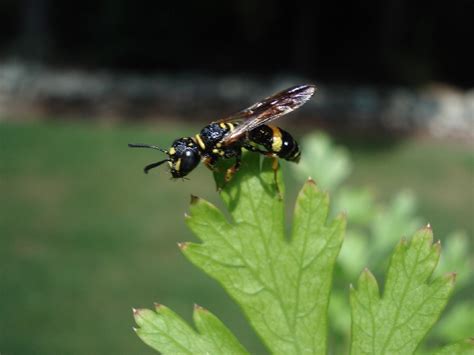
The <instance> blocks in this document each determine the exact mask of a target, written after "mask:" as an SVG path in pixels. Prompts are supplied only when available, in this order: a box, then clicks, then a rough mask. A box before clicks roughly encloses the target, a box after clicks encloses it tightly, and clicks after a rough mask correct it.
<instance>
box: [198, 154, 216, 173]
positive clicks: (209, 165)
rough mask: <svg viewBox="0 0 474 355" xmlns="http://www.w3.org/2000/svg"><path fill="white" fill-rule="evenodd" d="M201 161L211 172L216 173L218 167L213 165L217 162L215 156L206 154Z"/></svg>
mask: <svg viewBox="0 0 474 355" xmlns="http://www.w3.org/2000/svg"><path fill="white" fill-rule="evenodd" d="M202 162H203V163H204V165H205V166H206V167H207V168H208V169H209V170H211V171H212V172H214V173H216V172H218V171H219V169H217V168H216V166H215V164H216V162H217V159H216V158H215V157H211V156H209V155H208V156H206V157H204V159H203V160H202Z"/></svg>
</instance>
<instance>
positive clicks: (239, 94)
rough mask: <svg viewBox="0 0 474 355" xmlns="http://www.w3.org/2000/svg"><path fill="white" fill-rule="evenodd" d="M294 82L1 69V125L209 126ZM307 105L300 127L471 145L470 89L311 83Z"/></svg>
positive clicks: (473, 108)
mask: <svg viewBox="0 0 474 355" xmlns="http://www.w3.org/2000/svg"><path fill="white" fill-rule="evenodd" d="M307 81H308V80H307V79H304V78H300V77H291V76H286V77H282V76H280V77H276V78H272V79H270V80H263V79H249V78H244V77H239V76H235V77H229V76H228V77H219V78H218V77H209V76H206V75H199V74H196V73H188V72H186V73H182V74H179V75H177V74H173V75H171V74H163V73H156V74H154V75H139V74H133V73H131V74H126V73H112V72H107V71H96V72H89V71H84V70H71V69H63V70H61V69H57V68H55V69H51V68H46V67H41V66H29V65H26V64H22V63H3V64H0V120H2V119H3V120H6V119H10V120H11V119H13V120H14V119H20V117H23V118H24V117H31V116H36V117H48V116H62V117H68V116H69V117H76V118H77V119H84V120H95V119H120V120H121V119H123V120H126V119H147V118H153V119H155V118H157V117H160V116H162V117H173V118H180V117H182V118H185V119H199V120H211V119H215V118H219V117H221V116H223V115H227V114H229V113H232V112H234V111H236V110H239V109H241V108H243V107H246V106H248V105H250V104H252V103H253V102H255V100H257V99H260V98H263V97H265V96H267V95H269V94H271V93H274V92H276V91H278V90H281V89H284V88H286V87H287V86H291V85H294V84H297V83H303V82H307ZM316 85H317V86H318V89H319V90H318V92H317V95H316V97H315V99H314V100H311V102H310V103H308V104H307V105H306V106H305V109H304V110H299V111H298V112H296V114H297V115H299V116H301V118H302V119H303V121H300V122H303V123H304V122H307V121H305V120H311V124H314V125H318V126H324V127H328V128H337V129H343V130H358V131H374V132H378V131H380V130H384V131H387V132H397V133H400V132H401V133H422V134H429V135H432V136H437V137H456V138H472V137H474V89H471V90H468V91H460V90H456V89H454V88H451V87H448V86H443V85H436V84H433V85H431V86H428V87H424V88H421V89H419V90H413V89H408V88H403V87H390V88H380V87H372V86H343V85H331V84H325V83H318V82H316Z"/></svg>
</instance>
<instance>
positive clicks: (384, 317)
mask: <svg viewBox="0 0 474 355" xmlns="http://www.w3.org/2000/svg"><path fill="white" fill-rule="evenodd" d="M440 251H441V246H440V244H439V243H435V244H433V234H432V231H431V228H430V227H426V228H424V229H421V230H420V231H418V232H417V233H415V235H414V237H413V239H412V241H411V242H410V243H408V242H407V241H405V240H402V241H401V242H400V243H399V244H398V246H397V247H396V249H395V251H394V253H393V255H392V258H391V261H390V266H389V269H388V273H387V281H386V284H385V290H384V293H383V297H380V294H379V288H378V285H377V281H376V280H375V278H374V276H373V275H372V274H371V273H370V271H369V270H367V269H365V270H364V271H363V272H362V274H361V276H360V278H359V281H358V284H357V290H356V289H354V288H351V292H350V303H351V308H352V341H351V353H352V354H369V353H370V354H392V353H397V354H410V353H413V352H414V351H415V349H416V348H417V346H418V345H419V344H420V342H421V340H422V339H423V337H424V336H425V335H426V333H427V332H428V331H429V329H430V328H431V327H432V326H433V324H434V323H435V322H436V320H437V319H438V317H439V315H440V313H441V311H442V310H443V309H444V307H445V305H446V303H447V301H448V298H449V296H450V294H451V292H452V290H453V287H454V281H455V274H447V275H444V276H442V277H439V278H437V279H435V280H433V281H432V282H430V283H428V280H429V279H430V277H431V275H432V273H433V271H434V269H435V267H436V265H437V262H438V259H439V255H440Z"/></svg>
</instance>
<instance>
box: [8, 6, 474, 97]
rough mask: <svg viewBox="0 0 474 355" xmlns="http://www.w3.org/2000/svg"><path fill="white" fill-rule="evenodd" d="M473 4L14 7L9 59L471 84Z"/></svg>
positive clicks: (176, 70) (10, 12)
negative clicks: (470, 48)
mask: <svg viewBox="0 0 474 355" xmlns="http://www.w3.org/2000/svg"><path fill="white" fill-rule="evenodd" d="M472 4H473V3H472V1H469V0H465V1H462V0H460V1H450V2H441V1H408V0H405V1H403V0H389V1H374V0H368V1H353V2H333V1H308V2H305V1H298V2H295V1H293V2H292V1H281V2H279V1H270V0H264V1H252V0H243V1H214V0H202V1H183V2H174V1H154V2H144V3H140V6H137V3H136V2H134V1H125V0H116V1H115V0H108V1H91V0H89V1H80V2H74V3H70V2H65V1H54V0H23V1H15V0H4V1H2V2H1V4H0V18H1V19H2V20H1V31H0V56H1V57H16V58H22V59H26V60H30V61H36V62H41V63H44V64H49V65H56V66H66V67H67V66H72V67H84V68H94V69H96V68H112V69H116V70H131V71H134V72H137V71H139V72H144V73H146V72H152V71H157V70H160V71H171V72H174V73H180V72H181V71H183V70H186V71H189V70H195V71H200V72H205V73H212V74H225V73H232V74H236V73H239V72H240V73H245V74H255V75H258V76H265V75H275V74H276V73H286V72H291V73H292V74H297V75H304V76H305V77H311V78H316V79H318V80H323V81H332V82H344V83H375V84H382V85H385V84H388V85H393V84H404V85H411V86H413V85H420V84H425V83H428V82H431V81H440V82H444V83H448V84H452V85H455V86H460V87H464V88H467V87H469V85H471V84H472V80H473V77H472V68H471V66H472V63H473V56H472V51H471V50H469V47H471V46H472V44H471V43H470V42H471V41H472V33H473V32H472V10H473V5H472Z"/></svg>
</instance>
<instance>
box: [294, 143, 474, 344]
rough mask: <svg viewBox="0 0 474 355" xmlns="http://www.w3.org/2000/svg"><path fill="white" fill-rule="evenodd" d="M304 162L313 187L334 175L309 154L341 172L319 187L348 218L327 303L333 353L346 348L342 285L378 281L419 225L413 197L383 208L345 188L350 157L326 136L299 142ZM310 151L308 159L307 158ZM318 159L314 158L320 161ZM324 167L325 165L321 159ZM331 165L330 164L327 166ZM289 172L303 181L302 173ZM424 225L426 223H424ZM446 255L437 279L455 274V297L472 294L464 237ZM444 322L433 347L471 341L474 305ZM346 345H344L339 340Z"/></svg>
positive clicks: (449, 241)
mask: <svg viewBox="0 0 474 355" xmlns="http://www.w3.org/2000/svg"><path fill="white" fill-rule="evenodd" d="M302 151H303V152H304V153H303V155H302V162H303V167H304V171H305V172H306V173H309V172H311V173H312V174H313V175H312V176H313V177H315V179H316V181H317V182H322V183H325V182H326V181H328V180H330V179H331V178H332V177H333V176H334V174H333V171H332V170H331V169H325V168H320V164H319V163H318V162H317V159H313V155H312V154H313V153H315V152H322V151H324V152H325V154H326V156H327V157H330V158H331V160H332V161H333V162H334V164H335V165H336V166H345V167H346V169H345V170H341V171H340V174H339V175H338V176H339V178H338V179H337V181H338V183H337V184H329V185H324V184H323V185H322V188H327V189H331V190H332V195H333V200H334V203H333V210H335V211H345V212H346V213H347V218H348V225H347V232H346V236H345V240H344V244H343V246H342V249H341V252H340V254H339V257H338V260H337V264H338V268H337V270H338V271H339V273H338V275H337V281H338V282H336V283H335V286H334V288H333V291H332V295H331V303H330V308H329V312H330V318H331V319H332V320H333V321H332V322H331V328H332V329H331V330H332V332H334V333H336V334H337V336H338V341H337V342H336V343H335V344H332V347H333V348H334V350H335V351H336V352H342V351H343V350H345V349H346V348H347V347H348V344H349V338H350V334H349V332H348V329H349V326H350V317H349V316H348V314H349V313H350V306H349V304H348V302H347V301H346V285H347V284H348V283H350V282H353V280H354V278H356V277H357V275H358V273H359V272H360V270H362V269H363V268H364V267H367V266H370V268H371V270H373V272H374V273H375V274H376V275H382V274H383V272H384V271H385V269H386V268H387V266H388V260H389V259H390V258H389V253H390V250H391V249H392V247H393V245H395V244H396V243H397V241H398V240H399V239H400V237H402V236H409V235H412V234H413V233H414V232H415V231H416V229H417V228H418V227H419V226H420V225H422V224H423V219H422V218H420V217H419V216H418V215H417V201H416V197H415V196H414V194H413V193H411V192H410V191H406V190H403V191H400V192H398V193H397V194H396V195H395V196H394V197H393V198H392V199H391V200H390V201H388V202H387V203H381V202H379V201H377V200H376V197H375V195H374V193H373V191H372V189H371V188H370V187H366V186H363V187H356V186H347V185H344V184H343V182H344V180H345V179H346V178H347V177H348V176H349V172H350V166H351V165H352V163H351V159H350V158H349V155H348V152H347V151H346V150H344V149H341V148H340V147H337V146H335V145H334V144H333V143H332V142H331V140H330V139H329V137H328V136H325V135H323V134H317V135H310V136H308V137H307V138H305V139H303V140H302ZM308 151H311V152H312V153H311V154H310V153H307V152H308ZM319 158H321V157H319V156H318V159H319ZM323 161H328V159H324V158H323ZM328 164H330V161H329V163H328ZM291 171H293V172H294V173H295V175H296V176H298V177H299V176H301V169H300V168H297V167H295V168H293V169H292V170H291ZM425 223H426V222H425ZM443 240H444V241H445V242H444V243H443V246H444V250H443V255H442V257H441V260H440V266H439V268H438V270H439V272H440V273H447V272H449V271H452V270H456V272H457V275H458V276H457V278H456V284H457V287H456V293H462V292H464V293H466V292H469V290H471V292H472V289H473V288H474V285H473V278H472V275H471V270H472V266H473V265H474V260H473V258H472V255H470V253H469V250H470V246H469V239H468V238H467V236H466V235H465V234H464V233H462V232H456V233H452V234H450V235H448V236H446V237H445V238H444V239H443ZM446 313H447V314H446V316H445V317H443V319H441V320H440V322H438V323H437V325H436V326H435V327H434V329H433V331H432V332H431V333H430V338H431V339H433V341H432V342H434V343H439V342H448V341H449V342H452V341H456V340H459V339H462V338H463V337H469V336H471V335H472V334H471V329H474V323H473V319H474V311H473V304H472V301H469V300H467V301H461V302H458V303H456V304H455V305H454V306H453V307H449V308H448V309H447V312H446ZM340 338H344V339H345V342H344V343H345V344H341V343H342V342H341V341H340V340H339V339H340Z"/></svg>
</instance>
